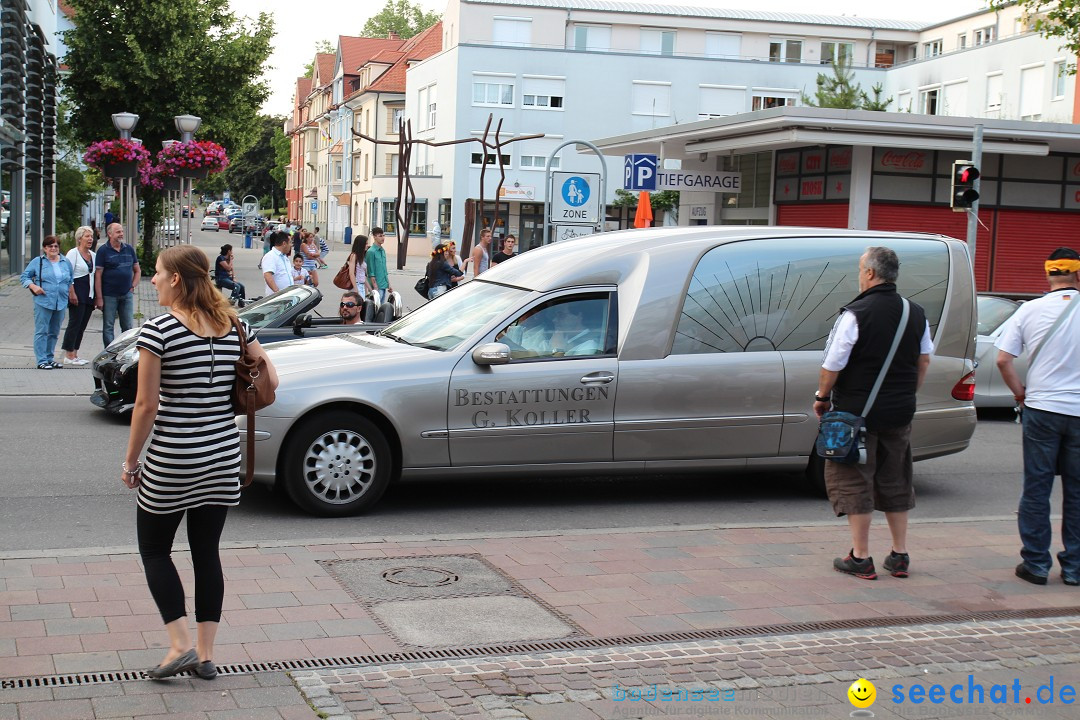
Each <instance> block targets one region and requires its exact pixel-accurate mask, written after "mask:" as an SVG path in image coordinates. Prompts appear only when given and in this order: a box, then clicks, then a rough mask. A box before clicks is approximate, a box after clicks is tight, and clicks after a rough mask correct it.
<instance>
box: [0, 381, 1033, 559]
mask: <svg viewBox="0 0 1080 720" xmlns="http://www.w3.org/2000/svg"><path fill="white" fill-rule="evenodd" d="M0 417H3V418H4V423H3V431H2V432H0V462H3V464H4V468H3V471H2V473H0V478H2V480H0V552H2V551H14V550H35V549H54V548H76V547H97V546H107V547H111V546H120V545H133V544H134V543H135V518H134V514H135V498H134V494H133V493H132V492H130V491H128V490H126V489H125V488H124V487H123V486H122V485H121V483H120V461H121V460H122V459H123V453H124V448H125V446H126V443H127V436H128V423H127V420H126V419H124V418H115V417H112V416H110V415H108V414H106V413H104V412H102V411H101V410H99V409H97V408H95V407H93V406H92V405H91V404H90V402H89V400H88V399H87V398H86V397H35V398H17V397H2V398H0ZM1020 474H1021V450H1020V427H1019V426H1018V425H1016V424H1014V423H1012V422H1011V421H1009V419H1007V416H1005V415H1001V414H998V415H996V416H991V417H990V418H987V419H984V420H982V421H980V423H979V425H978V428H977V430H976V434H975V439H974V443H973V446H972V447H971V448H969V449H968V450H967V451H965V452H963V453H960V454H958V455H952V456H949V457H944V458H937V459H934V460H927V461H925V462H921V463H917V464H916V466H915V475H916V492H917V496H918V502H919V506H918V508H917V509H916V510H915V511H914V513H913V518H955V517H969V518H985V517H1000V516H1009V515H1012V514H1013V512H1014V510H1015V508H1016V499H1017V497H1018V495H1019V487H1020ZM833 519H834V518H832V516H831V513H830V511H829V507H828V505H827V503H826V502H825V501H824V500H822V499H819V498H817V497H815V496H814V495H812V494H811V493H810V492H809V491H808V490H807V489H806V487H805V484H804V482H803V480H802V478H801V476H793V475H749V474H741V475H728V476H723V475H695V476H675V477H671V476H666V477H657V476H639V477H633V478H607V477H598V478H594V477H582V478H572V479H565V478H562V479H545V480H529V481H523V480H505V481H490V480H488V481H479V480H477V481H467V480H455V481H422V482H420V481H412V482H404V483H400V484H398V485H397V486H395V487H392V488H391V489H390V491H389V492H388V493H387V495H386V496H385V497H384V498H383V500H382V501H381V502H380V504H379V505H378V506H377V507H376V508H375V509H374V511H373V512H372V513H371V514H369V515H366V516H361V517H355V518H344V519H323V518H315V517H311V516H309V515H306V514H305V513H303V512H302V511H301V510H299V509H297V508H296V507H295V506H293V505H292V504H291V503H290V502H289V500H288V499H287V498H286V497H284V496H283V495H278V494H275V493H274V492H272V491H271V490H270V489H269V488H267V487H252V488H250V489H249V490H246V491H245V492H244V500H243V502H242V504H241V505H240V506H239V507H238V508H237V509H236V510H234V511H233V512H232V515H231V517H230V520H229V523H228V524H227V525H226V529H225V538H224V539H225V540H227V541H256V540H257V541H274V540H298V539H326V538H345V537H350V538H351V537H358V536H372V535H393V536H401V535H418V536H430V535H432V534H444V533H469V532H493V531H515V532H516V531H535V530H560V529H567V530H569V529H578V528H611V527H646V526H678V525H680V524H681V525H696V524H709V523H755V524H757V523H760V524H763V525H767V524H775V523H789V522H800V523H804V522H820V521H830V520H833Z"/></svg>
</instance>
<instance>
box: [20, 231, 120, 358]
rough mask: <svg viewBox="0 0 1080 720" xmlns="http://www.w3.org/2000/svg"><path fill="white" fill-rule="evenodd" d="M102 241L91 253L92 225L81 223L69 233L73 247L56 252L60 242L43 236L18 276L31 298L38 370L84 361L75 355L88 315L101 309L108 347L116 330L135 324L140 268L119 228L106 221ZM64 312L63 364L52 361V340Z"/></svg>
mask: <svg viewBox="0 0 1080 720" xmlns="http://www.w3.org/2000/svg"><path fill="white" fill-rule="evenodd" d="M105 233H106V236H107V237H108V240H109V241H108V242H107V243H105V244H104V245H102V246H101V247H100V248H98V250H97V252H96V253H94V252H93V251H92V247H93V243H94V229H93V228H92V227H90V226H85V225H84V226H82V227H80V228H78V229H77V230H76V231H75V247H74V248H72V249H71V250H70V251H68V253H67V255H66V256H65V255H61V254H60V240H59V239H58V238H57V237H56V236H55V235H47V236H46V237H45V238H44V239H43V240H42V243H41V255H39V256H37V257H35V258H33V259H32V260H30V262H29V263H27V265H26V269H25V270H23V273H22V276H21V278H20V279H21V282H22V286H23V287H24V288H27V289H28V290H29V291H30V293H31V294H32V295H33V296H34V356H35V360H36V362H37V367H38V369H39V370H52V369H55V368H62V367H63V366H64V365H86V364H87V363H88V362H89V361H88V360H86V359H84V358H81V357H79V348H80V346H81V345H82V340H83V335H84V333H85V332H86V326H87V324H89V322H90V315H91V313H92V312H93V311H94V310H95V309H97V310H101V311H102V330H101V334H102V342H103V343H104V346H105V347H108V346H109V345H110V344H111V343H112V341H113V339H114V337H115V332H116V323H117V320H119V322H120V329H121V332H123V331H127V330H130V329H131V328H132V327H133V326H134V324H135V288H137V287H138V285H139V278H140V275H141V270H140V268H139V260H138V258H137V257H136V255H135V250H134V248H132V247H131V246H130V245H128V244H127V243H125V242H124V228H123V226H121V225H120V224H119V223H112V224H111V225H108V226H107V227H106V229H105ZM65 315H68V318H69V319H68V327H67V330H66V332H65V333H64V340H63V343H62V345H61V348H62V349H63V350H64V353H65V356H64V360H63V363H58V362H56V357H55V355H56V341H57V339H58V338H59V336H60V326H61V325H62V324H63V322H64V316H65Z"/></svg>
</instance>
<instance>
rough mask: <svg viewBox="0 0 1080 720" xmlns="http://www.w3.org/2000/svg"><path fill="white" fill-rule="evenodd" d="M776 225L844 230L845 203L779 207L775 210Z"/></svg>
mask: <svg viewBox="0 0 1080 720" xmlns="http://www.w3.org/2000/svg"><path fill="white" fill-rule="evenodd" d="M776 224H777V225H800V226H804V227H826V228H846V227H847V226H848V206H847V203H821V204H820V205H779V206H777V208H776Z"/></svg>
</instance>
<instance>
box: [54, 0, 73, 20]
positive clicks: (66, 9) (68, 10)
mask: <svg viewBox="0 0 1080 720" xmlns="http://www.w3.org/2000/svg"><path fill="white" fill-rule="evenodd" d="M57 5H58V6H59V7H60V12H62V13H64V15H66V16H67V17H69V18H73V17H75V8H73V7H71V6H70V5H68V4H67V3H66V2H64V0H59V2H58V3H57Z"/></svg>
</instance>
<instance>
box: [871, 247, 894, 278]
mask: <svg viewBox="0 0 1080 720" xmlns="http://www.w3.org/2000/svg"><path fill="white" fill-rule="evenodd" d="M866 267H868V268H870V269H871V270H873V271H874V274H875V275H877V276H878V277H879V278H881V279H882V280H883V281H885V282H890V283H894V282H896V278H897V277H899V275H900V258H898V257H896V253H895V252H894V251H893V250H891V249H890V248H887V247H873V246H871V247H868V248H866Z"/></svg>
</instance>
